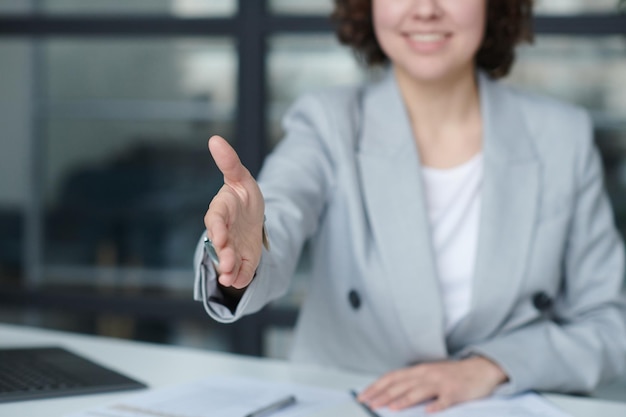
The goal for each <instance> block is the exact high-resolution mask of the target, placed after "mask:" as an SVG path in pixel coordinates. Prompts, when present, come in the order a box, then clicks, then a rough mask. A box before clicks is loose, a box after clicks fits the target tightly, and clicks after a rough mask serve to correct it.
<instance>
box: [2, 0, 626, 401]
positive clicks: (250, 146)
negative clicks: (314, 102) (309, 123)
mask: <svg viewBox="0 0 626 417" xmlns="http://www.w3.org/2000/svg"><path fill="white" fill-rule="evenodd" d="M535 3H536V15H537V17H536V21H535V29H536V32H537V37H536V42H535V44H534V45H533V46H523V47H521V48H520V49H519V53H518V62H517V65H516V66H515V69H514V71H513V74H512V75H511V76H510V77H509V78H508V80H507V81H506V82H508V83H512V84H515V85H519V86H522V87H524V88H526V89H529V90H533V91H537V92H541V93H544V94H548V95H552V96H554V97H558V98H561V99H564V100H567V101H570V102H573V103H577V104H579V105H582V106H584V107H586V108H587V109H588V110H589V111H590V112H591V114H592V115H593V118H594V121H595V127H596V141H597V143H598V145H599V146H600V148H601V151H602V155H603V158H604V164H605V170H606V185H607V188H608V190H609V193H610V196H611V200H612V203H613V205H614V210H615V216H616V221H617V224H618V225H619V227H620V230H621V231H622V233H623V234H626V193H625V192H624V191H625V188H626V14H625V13H626V4H623V3H625V2H624V1H621V2H620V1H619V0H538V1H536V2H535ZM620 3H622V4H620ZM331 8H332V0H238V1H237V0H97V1H96V0H0V321H1V322H6V323H20V324H27V325H34V326H41V327H48V328H55V329H62V330H70V331H78V332H83V333H91V334H100V335H107V336H113V337H121V338H130V339H138V340H147V341H151V342H159V343H170V344H178V345H186V346H194V347H201V348H206V349H215V350H222V351H230V352H237V353H244V354H251V355H262V356H270V357H277V358H283V357H285V356H286V354H287V352H288V350H289V344H290V328H291V326H292V325H293V322H294V321H295V318H296V316H297V311H298V306H299V303H300V300H301V299H302V297H303V294H304V292H305V291H306V271H307V268H308V262H307V251H306V248H305V251H304V254H303V257H302V259H301V262H300V266H299V268H298V272H297V276H296V278H295V279H294V282H293V285H292V288H291V289H290V292H289V295H288V296H287V297H285V298H284V299H282V300H280V301H279V302H277V303H276V304H274V305H272V306H270V307H269V308H266V309H265V310H264V311H263V312H262V313H260V314H258V315H256V316H253V317H249V318H246V319H244V320H242V321H241V322H239V323H237V324H233V325H228V326H225V325H219V324H217V323H214V322H212V321H211V320H210V319H209V318H207V317H206V315H205V313H204V310H203V308H202V306H201V304H199V303H195V302H193V301H192V283H193V271H192V256H193V252H194V247H195V245H196V243H197V241H198V238H199V237H200V235H201V233H202V230H203V214H204V212H205V210H206V207H207V204H208V202H209V201H210V199H211V197H212V196H213V195H214V194H215V192H216V191H217V189H218V188H219V187H220V186H221V183H222V179H221V175H219V172H218V171H217V169H216V168H215V166H214V164H213V162H212V160H211V158H210V155H209V153H208V151H207V149H206V141H207V139H208V137H210V136H211V135H213V134H220V135H223V136H224V137H226V138H227V139H228V140H229V141H230V142H231V143H232V144H233V145H234V146H235V148H236V149H237V150H238V152H239V153H240V155H241V157H242V160H243V162H244V163H245V164H246V165H247V166H248V167H249V168H250V170H251V171H252V172H253V173H256V172H258V170H259V168H260V166H261V164H262V161H263V158H264V156H265V155H266V154H267V153H268V152H269V151H271V149H272V147H273V146H274V145H275V144H276V143H277V142H278V141H280V138H281V134H282V132H281V128H280V124H279V121H280V118H281V116H282V114H283V113H284V111H285V110H286V108H287V107H288V106H289V104H290V103H291V102H292V101H293V100H294V99H295V98H296V97H297V96H299V95H300V94H302V93H304V92H306V91H309V90H316V89H319V88H321V87H326V86H331V85H341V84H353V83H357V82H359V81H361V80H364V79H366V78H367V77H372V76H375V74H371V73H367V72H366V71H365V70H364V69H362V68H360V67H359V65H358V64H357V63H356V61H355V59H354V58H353V56H352V54H351V52H350V51H349V50H347V49H346V48H344V47H342V46H340V45H339V44H338V43H337V41H336V40H335V38H334V35H333V31H332V25H331V23H330V21H329V19H328V17H327V16H328V13H329V12H330V10H331ZM624 387H626V385H622V388H621V389H626V388H624ZM611 392H613V394H611ZM605 393H609V394H607V395H613V396H617V397H620V396H621V398H624V399H626V394H625V393H626V391H619V390H617V391H616V390H615V389H613V391H611V389H608V390H606V391H605Z"/></svg>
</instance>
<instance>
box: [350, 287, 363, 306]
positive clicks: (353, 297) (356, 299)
mask: <svg viewBox="0 0 626 417" xmlns="http://www.w3.org/2000/svg"><path fill="white" fill-rule="evenodd" d="M348 301H350V305H351V306H352V308H353V309H355V310H358V309H359V307H361V297H360V296H359V293H358V292H356V290H350V292H349V293H348Z"/></svg>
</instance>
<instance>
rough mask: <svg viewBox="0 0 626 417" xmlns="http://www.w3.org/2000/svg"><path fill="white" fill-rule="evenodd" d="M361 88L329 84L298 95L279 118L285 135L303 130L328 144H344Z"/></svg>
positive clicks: (351, 130) (352, 127)
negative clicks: (328, 86) (320, 88)
mask: <svg viewBox="0 0 626 417" xmlns="http://www.w3.org/2000/svg"><path fill="white" fill-rule="evenodd" d="M362 88H363V87H362V86H360V85H352V86H341V87H333V88H326V89H322V90H319V91H315V92H310V93H307V94H304V95H302V96H300V97H299V98H298V99H297V100H296V101H295V102H294V103H293V104H292V105H291V107H290V108H289V109H288V110H287V112H286V113H285V115H284V117H283V130H284V132H285V135H286V137H290V136H294V134H298V133H304V131H306V132H307V133H308V134H314V136H315V137H316V138H317V140H319V141H321V142H323V143H326V144H327V146H329V147H332V148H334V147H337V146H339V147H342V146H343V145H341V144H344V145H348V143H349V138H351V137H352V136H353V130H354V114H355V110H356V109H357V108H358V105H359V96H360V92H361V90H362ZM344 142H345V143H344Z"/></svg>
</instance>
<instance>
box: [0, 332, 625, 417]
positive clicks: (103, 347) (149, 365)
mask: <svg viewBox="0 0 626 417" xmlns="http://www.w3.org/2000/svg"><path fill="white" fill-rule="evenodd" d="M24 345H29V346H37V345H61V346H65V347H67V348H70V349H72V350H74V351H76V352H78V353H80V354H82V355H84V356H86V357H88V358H90V359H92V360H94V361H97V362H100V363H102V364H104V365H106V366H108V367H110V368H112V369H116V370H119V371H121V372H123V373H125V374H127V375H129V376H131V377H133V378H136V379H138V380H140V381H143V382H145V383H147V384H148V385H149V386H150V387H151V388H158V387H164V386H167V385H171V384H176V383H182V382H187V381H191V380H194V379H199V378H202V377H205V376H207V375H211V374H230V375H244V376H252V377H257V378H264V379H268V380H276V381H293V382H299V383H305V384H311V385H318V386H323V387H329V388H337V389H349V388H353V387H355V386H361V385H364V384H366V383H367V382H369V381H371V380H372V377H368V376H366V375H357V374H350V373H345V372H340V371H335V370H331V369H324V368H319V367H308V366H301V365H298V366H295V365H293V364H290V363H288V362H284V361H276V360H268V359H258V358H252V357H245V356H236V355H230V354H223V353H216V352H208V351H202V350H198V349H189V348H183V347H176V346H163V345H154V344H148V343H141V342H131V341H125V340H117V339H110V338H103V337H95V336H85V335H77V334H72V333H65V332H57V331H51V330H42V329H37V328H29V327H22V326H12V325H6V324H0V346H3V347H9V346H24ZM137 392H139V391H134V392H126V393H113V394H96V395H87V396H77V397H66V398H58V399H49V400H37V401H29V402H15V403H8V404H0V416H7V417H8V416H11V417H22V416H24V417H26V416H28V417H61V416H64V415H66V414H69V413H72V412H76V411H80V410H83V409H86V408H90V407H94V406H98V405H102V404H107V403H109V402H112V401H115V400H117V399H121V398H124V397H126V396H129V395H134V394H135V393H137ZM546 398H548V399H549V400H550V401H552V402H554V403H555V404H556V405H557V406H559V407H561V408H562V409H564V410H565V411H567V412H568V413H570V414H571V415H573V416H574V417H592V416H593V417H595V416H602V417H624V416H626V403H618V402H610V401H603V400H598V399H590V398H578V397H568V396H564V395H553V394H550V395H546ZM331 416H341V417H366V415H365V414H364V413H363V411H362V410H361V408H359V407H358V406H356V404H355V405H354V406H352V405H350V407H342V408H341V409H337V410H334V411H333V412H332V413H324V417H331ZM319 417H322V416H319Z"/></svg>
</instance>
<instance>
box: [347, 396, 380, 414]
mask: <svg viewBox="0 0 626 417" xmlns="http://www.w3.org/2000/svg"><path fill="white" fill-rule="evenodd" d="M350 394H352V396H353V397H354V399H355V400H356V402H357V403H358V404H359V405H360V406H361V407H363V409H364V410H365V411H367V414H369V415H370V417H380V414H378V413H377V412H375V411H374V410H372V409H371V408H370V407H369V406H368V405H367V404H365V403H362V402H361V401H359V400H357V397H358V396H359V394H357V393H356V391H354V390H351V391H350Z"/></svg>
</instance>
